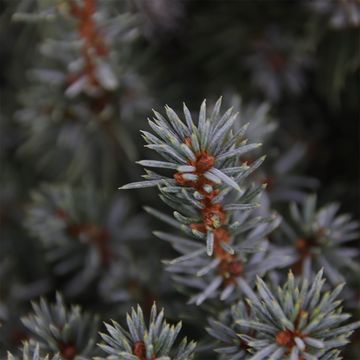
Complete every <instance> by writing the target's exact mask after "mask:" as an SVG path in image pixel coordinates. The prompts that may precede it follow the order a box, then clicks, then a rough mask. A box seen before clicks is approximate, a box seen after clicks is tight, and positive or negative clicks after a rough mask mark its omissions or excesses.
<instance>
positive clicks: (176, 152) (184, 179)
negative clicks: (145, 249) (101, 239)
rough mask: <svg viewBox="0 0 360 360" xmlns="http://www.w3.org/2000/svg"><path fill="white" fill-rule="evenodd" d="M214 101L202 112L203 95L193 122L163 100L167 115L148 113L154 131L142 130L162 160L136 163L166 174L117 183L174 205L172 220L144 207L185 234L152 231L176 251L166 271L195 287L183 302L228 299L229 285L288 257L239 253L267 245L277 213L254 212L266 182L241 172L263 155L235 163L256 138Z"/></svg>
mask: <svg viewBox="0 0 360 360" xmlns="http://www.w3.org/2000/svg"><path fill="white" fill-rule="evenodd" d="M220 107H221V98H220V99H219V100H218V101H217V103H216V104H215V106H214V108H213V110H212V112H210V113H207V108H206V102H205V101H204V102H203V103H202V105H201V108H200V113H199V120H198V122H197V124H195V123H194V121H193V119H192V116H191V114H190V111H189V110H188V109H187V107H186V106H185V105H184V117H185V121H182V120H181V119H180V118H179V117H178V115H177V114H176V113H175V112H174V111H173V110H172V109H171V108H169V107H165V110H166V114H167V119H165V117H163V116H162V115H161V114H159V113H157V112H154V113H155V118H154V119H153V121H152V120H149V124H150V127H151V128H152V130H153V131H154V133H155V134H156V135H154V134H151V133H148V132H145V131H144V132H143V137H144V139H145V141H146V142H147V143H148V147H150V148H151V149H153V150H155V151H157V152H158V153H159V154H160V155H162V156H163V158H164V159H165V160H166V161H158V160H142V161H140V162H139V164H140V165H142V166H144V167H147V168H160V169H165V171H167V172H168V173H171V174H172V177H170V176H166V175H163V172H159V173H155V172H153V171H147V172H146V175H144V177H145V178H146V179H147V180H145V181H144V182H137V183H131V184H128V185H125V186H123V187H122V189H136V188H141V187H148V186H158V187H159V190H160V198H161V199H162V200H163V201H164V202H165V203H166V204H167V205H168V206H170V207H171V208H172V209H173V210H174V213H173V215H174V218H175V219H174V218H172V217H170V216H168V215H166V214H162V213H160V212H159V211H157V210H154V209H150V208H145V210H146V211H148V212H149V213H150V214H152V215H154V216H155V217H158V218H159V219H160V220H162V221H164V222H166V223H168V224H170V225H171V226H173V227H175V228H177V229H180V230H183V231H184V232H185V233H186V234H187V238H181V237H177V236H174V235H172V234H165V233H157V235H158V236H159V237H160V238H162V239H164V240H167V241H169V242H170V243H171V244H172V246H173V247H174V248H175V249H176V250H178V251H179V252H180V254H181V256H180V257H179V258H177V259H175V260H172V261H169V262H166V263H167V264H168V270H169V271H170V272H172V273H173V274H174V275H175V276H174V279H175V280H176V281H177V282H178V283H180V284H182V285H186V286H188V287H192V288H195V289H196V292H197V293H196V294H195V295H194V296H193V297H192V298H191V299H190V302H195V303H197V304H198V305H199V304H201V303H202V302H203V301H205V300H206V299H209V298H210V299H211V298H220V299H222V300H226V299H230V298H231V297H233V296H235V294H236V293H237V291H234V290H239V289H240V290H241V287H243V286H245V285H242V284H243V282H245V283H246V284H247V282H249V284H247V285H246V286H250V287H251V286H252V285H253V280H254V278H255V276H254V275H255V274H256V273H259V274H264V273H265V272H266V271H268V270H270V269H273V268H276V267H282V266H286V265H288V264H289V262H288V258H287V257H284V256H283V254H282V255H280V254H278V255H276V252H274V251H273V250H274V248H273V247H271V248H270V247H269V248H268V250H269V251H268V253H267V254H265V253H264V254H263V255H264V256H263V257H261V256H260V257H258V256H255V257H252V258H251V259H252V260H250V258H249V257H247V256H245V255H244V254H246V253H251V252H256V251H257V250H258V248H257V247H256V242H259V243H261V242H263V244H266V241H264V239H265V238H266V236H267V235H268V234H269V233H270V232H271V231H273V230H274V229H275V228H276V227H277V226H278V225H279V222H280V218H279V217H277V216H276V215H275V214H272V215H271V216H270V217H269V218H268V219H263V218H261V217H257V216H254V215H253V210H254V209H256V208H257V207H258V206H259V203H260V195H261V193H262V192H263V190H264V188H265V186H264V185H262V184H260V185H253V184H251V183H249V182H248V176H249V175H250V174H251V173H252V172H253V171H255V170H256V169H257V168H258V167H259V166H260V165H261V164H262V162H263V161H264V159H265V158H264V157H260V158H259V159H257V160H255V161H254V162H252V164H250V165H247V164H245V163H243V162H242V156H243V155H244V154H247V153H248V152H250V151H252V150H254V149H256V148H258V147H259V144H256V143H251V144H248V143H247V140H246V139H245V137H244V134H245V132H246V129H247V127H248V124H245V125H243V126H242V127H241V128H240V129H237V130H236V125H235V119H236V114H233V112H232V109H231V108H230V109H228V110H227V111H225V113H224V114H221V112H220ZM204 243H206V246H204ZM264 251H265V250H264ZM255 259H256V260H255ZM194 275H196V278H194Z"/></svg>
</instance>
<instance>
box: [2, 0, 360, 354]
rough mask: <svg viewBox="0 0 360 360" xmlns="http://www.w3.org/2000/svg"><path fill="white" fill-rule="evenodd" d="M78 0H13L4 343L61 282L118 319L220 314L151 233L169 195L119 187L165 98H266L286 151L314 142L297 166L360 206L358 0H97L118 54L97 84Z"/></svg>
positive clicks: (5, 45)
mask: <svg viewBox="0 0 360 360" xmlns="http://www.w3.org/2000/svg"><path fill="white" fill-rule="evenodd" d="M90 2H91V1H88V0H83V1H74V3H75V4H76V5H77V6H80V5H82V3H90ZM71 3H72V2H71V1H66V0H2V1H1V2H0V13H1V15H0V16H1V17H0V43H1V46H0V166H1V171H0V179H1V188H0V201H1V203H0V224H1V253H0V260H1V265H0V282H1V292H0V296H1V299H0V317H1V319H2V320H3V326H2V328H1V329H0V332H1V336H2V338H1V341H2V349H6V348H14V347H16V346H17V345H18V344H19V341H20V339H24V338H26V335H25V332H24V331H25V330H24V328H23V327H22V325H21V324H20V320H19V319H20V316H22V315H23V314H25V313H26V312H27V311H29V300H32V299H34V298H37V297H38V296H40V295H49V296H50V297H51V296H52V297H53V296H54V292H55V290H60V291H62V292H63V293H64V296H65V300H66V301H69V300H71V301H76V302H78V303H80V304H81V305H83V306H84V307H86V308H87V309H90V310H95V311H97V312H100V313H101V314H102V317H103V318H108V317H109V315H110V314H112V316H114V314H124V311H125V310H126V309H127V308H128V306H129V305H130V304H134V303H136V302H139V303H141V304H143V305H144V306H145V307H146V308H147V309H149V308H150V305H151V303H152V300H153V299H157V300H158V301H159V302H160V303H161V304H164V305H166V307H167V309H168V311H167V312H168V314H169V317H170V318H172V317H173V318H179V317H183V318H185V319H187V318H189V317H192V319H191V321H190V320H189V319H188V320H189V321H188V322H185V327H186V328H188V329H190V331H192V332H193V333H194V334H202V333H203V329H202V326H201V324H203V323H204V322H205V318H206V311H204V310H200V309H198V308H195V307H192V310H191V311H193V313H192V314H196V315H197V316H189V314H190V311H189V308H188V307H187V306H186V305H184V304H185V302H186V298H185V297H182V295H179V294H178V293H177V292H176V291H175V289H174V288H173V286H172V283H171V281H170V280H169V279H168V275H167V274H164V272H163V271H162V267H161V264H160V259H162V258H164V257H168V256H169V255H170V254H172V253H173V252H172V250H171V249H170V247H168V246H164V245H163V244H162V243H160V241H158V240H155V239H154V237H152V236H151V231H152V230H154V229H158V228H161V227H163V225H160V224H159V223H158V222H157V221H156V220H154V219H152V218H148V217H147V215H144V214H143V212H142V206H143V205H144V204H147V205H154V206H155V207H159V206H160V205H159V201H158V199H157V197H156V196H155V195H154V192H152V191H148V190H144V191H139V192H132V193H130V194H128V195H127V197H121V196H118V194H117V187H119V186H121V185H123V184H125V183H128V182H130V181H133V180H134V179H137V178H139V174H140V170H139V167H138V166H136V165H134V160H138V159H140V158H141V157H142V155H144V154H145V153H146V152H147V150H144V148H143V141H142V139H141V137H140V133H139V130H140V129H144V128H145V127H146V125H145V124H146V117H147V116H150V114H151V110H152V109H153V108H154V109H157V110H159V109H161V108H162V106H163V105H165V104H168V105H170V106H171V107H173V108H174V109H175V110H176V109H180V108H181V106H182V102H183V101H184V102H186V104H187V105H188V107H189V108H190V109H194V108H198V107H199V104H200V102H201V101H202V99H203V98H207V99H208V101H210V102H214V101H215V100H216V99H217V98H218V97H219V96H221V95H223V96H224V100H225V101H226V102H227V103H228V104H230V103H233V104H234V99H237V104H241V109H243V108H246V106H245V107H244V106H243V104H255V105H256V106H260V104H265V103H266V104H267V105H266V106H268V109H269V110H268V111H269V116H270V117H271V118H273V119H276V121H277V123H278V130H277V131H276V132H275V133H274V134H275V135H273V136H272V140H271V141H272V144H275V148H276V149H277V151H279V152H280V153H281V152H282V151H283V149H286V148H287V149H289V148H290V147H291V146H292V145H293V144H297V143H299V144H302V146H303V147H302V149H303V150H302V153H303V156H300V157H301V161H300V162H299V164H297V172H298V173H301V174H302V175H304V176H306V177H311V178H315V179H318V180H319V184H320V185H319V187H318V198H319V201H320V202H321V203H325V202H330V201H338V202H340V203H341V209H342V210H343V211H346V212H350V213H353V214H354V216H355V218H359V217H360V205H359V204H360V189H359V175H360V167H359V154H360V153H359V150H360V149H359V143H360V142H359V134H360V133H359V130H360V128H359V126H360V125H359V120H360V119H359V114H360V102H359V96H360V91H359V90H360V89H359V86H360V46H359V45H360V41H359V40H360V32H359V29H360V4H359V2H358V1H357V0H332V1H330V0H329V1H328V0H313V1H307V0H301V1H279V0H258V1H226V0H214V1H210V0H209V1H205V0H204V1H199V0H197V1H193V0H186V1H181V0H132V1H129V2H127V1H125V0H120V1H116V0H104V1H101V0H99V1H97V2H95V1H94V4H96V8H95V10H94V12H93V14H92V15H94V14H95V16H94V19H95V22H96V23H97V26H98V27H99V28H100V29H101V30H100V33H101V36H103V38H102V40H100V42H101V41H103V42H104V44H106V47H107V50H106V51H105V52H104V54H105V55H104V54H102V53H101V52H100V50H99V53H97V54H96V56H97V58H96V61H97V63H96V64H97V65H96V66H99V68H101V70H99V72H97V73H96V74H97V76H99V78H98V79H97V80H96V81H94V83H93V84H92V87H91V86H90V87H89V88H86V85H84V83H81V82H79V78H71V76H73V75H74V74H75V75H76V74H82V71H85V72H86V71H88V69H87V68H86V67H84V68H82V67H81V66H84V64H82V63H81V61H83V60H81V59H82V57H83V56H84V54H83V53H82V50H81V47H82V46H83V45H82V44H83V43H81V42H79V37H80V38H81V36H83V38H84V34H83V33H81V29H80V27H79V23H80V24H81V21H82V20H81V19H84V18H82V17H81V15H79V14H78V15H76V13H75V12H74V10H72V7H71ZM81 34H82V35H81ZM82 40H84V39H82ZM92 46H94V48H95V45H94V44H92ZM79 59H80V60H79ZM84 69H85V70H84ZM91 71H92V70H91ZM99 79H100V80H99ZM114 79H115V80H116V81H115V82H114ZM94 84H95V85H94ZM72 85H74V86H73V87H71V86H72ZM70 87H71V88H70ZM97 91H98V92H97ZM240 98H241V102H239V99H240ZM235 103H236V101H235ZM250 114H251V113H250ZM256 116H260V115H259V114H258V115H254V116H253V117H254V118H256ZM74 119H75V120H74ZM98 120H99V121H98ZM250 120H251V119H250ZM44 183H45V184H44ZM49 183H51V185H49ZM59 183H61V184H59ZM80 188H82V189H84V188H85V189H90V190H89V191H88V192H86V191H84V192H82V191H83V190H82V191H80V190H79V191H76V190H74V189H80ZM95 192H96V193H97V194H98V195H99V196H98V197H94V196H92V195H93V194H94V193H95ZM59 194H60V195H59ZM69 194H70V195H69ZM71 194H72V195H71ZM89 194H92V195H89ZM77 197H81V199H77ZM70 198H71V199H72V200H71V201H73V203H74V204H76V205H78V206H76V207H74V206H73V205H71V204H70V203H69V201H70V200H69V199H70ZM49 199H51V200H49ZM99 199H101V200H99ZM288 200H291V199H288ZM100 203H101V205H100ZM282 207H283V205H279V208H280V209H281V208H282ZM72 209H73V212H72ZM129 216H130V218H129ZM129 219H130V220H129ZM139 226H140V227H141V229H139ZM58 232H62V235H61V236H58V235H56V234H58ZM44 233H45V234H55V235H53V237H51V236H46V235H45V236H44ZM64 234H65V235H64ZM99 237H100V238H101V239H102V240H99ZM130 237H131V239H130ZM74 238H76V241H78V243H77V244H76V246H75V245H74V242H73V241H75V240H74ZM133 238H134V239H133ZM59 239H60V240H59ZM104 239H106V242H107V244H108V245H106V246H109V248H107V249H106V250H104V249H103V248H102V250H101V251H103V252H104V251H109V252H110V253H111V254H112V255H111V256H115V258H121V259H123V260H122V264H125V269H126V270H124V269H123V268H121V266H120V265H118V264H116V262H114V264H110V265H109V264H107V263H106V261H102V260H101V259H100V260H99V258H97V256H96V254H95V255H92V254H93V253H94V251H91V249H90V250H89V248H88V247H89V246H92V247H93V248H95V249H99V246H98V245H97V244H99V243H100V242H101V241H105V240H104ZM99 241H100V242H99ZM59 244H60V245H61V246H60V247H62V248H63V249H66V250H63V251H60V252H59V248H60V247H59ZM64 244H65V245H66V244H67V245H66V246H64ZM84 244H85V246H84ZM74 246H75V247H74ZM101 246H103V245H101ZM73 247H74V248H76V250H73V249H74V248H73ZM68 251H69V252H70V253H69V252H68ZM101 251H100V252H101ZM149 251H151V253H152V254H153V256H149V255H148V254H149ZM95 253H96V251H95ZM69 254H70V255H71V256H70V257H69ZM69 259H70V260H69ZM65 260H68V261H67V262H66V261H65ZM103 260H104V259H103ZM59 262H60V264H63V266H59ZM130 265H131V267H133V268H132V269H130ZM88 268H91V272H90V273H89V272H88V271H87V270H86V269H88ZM99 269H101V270H99ZM150 270H151V271H150ZM79 272H80V273H79ZM144 272H145V274H144ZM79 274H80V275H79ZM81 274H82V275H83V277H81V276H82V275H81ZM84 276H85V277H86V279H85V280H84ZM80 283H81V284H82V285H83V287H81V286H80V287H79V286H78V285H77V284H80ZM354 283H356V279H355V280H354ZM94 284H95V285H96V286H93V285H94ZM85 285H86V286H85ZM356 288H357V289H359V284H355V285H354V289H356ZM119 301H120V302H121V304H122V305H121V306H119V304H118V302H119ZM180 314H181V315H180ZM195 337H197V336H195Z"/></svg>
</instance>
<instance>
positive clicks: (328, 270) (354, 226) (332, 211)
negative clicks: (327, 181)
mask: <svg viewBox="0 0 360 360" xmlns="http://www.w3.org/2000/svg"><path fill="white" fill-rule="evenodd" d="M339 207H340V206H339V204H337V203H331V204H327V205H325V206H323V207H321V208H319V209H318V208H317V197H316V195H309V196H308V197H307V198H306V199H305V202H304V203H303V205H302V206H301V207H300V206H299V205H297V204H295V203H292V204H291V206H290V216H291V222H290V223H289V224H286V223H283V227H282V230H283V232H284V234H285V235H286V241H287V242H288V241H289V240H290V241H291V242H292V244H293V245H292V248H291V253H289V256H291V257H292V258H293V262H294V263H295V264H294V266H293V270H294V272H295V273H296V274H303V275H304V276H305V277H307V278H310V277H311V276H313V274H314V273H316V272H317V271H318V270H319V269H320V268H324V272H325V274H326V276H327V278H328V279H329V281H330V282H331V283H332V284H334V285H336V284H339V283H341V282H343V281H344V280H345V274H346V271H350V272H358V271H360V268H359V264H358V263H357V260H356V259H357V257H358V256H359V250H358V249H357V248H356V247H355V246H352V243H354V242H355V241H359V238H360V233H359V223H358V222H357V221H354V220H353V219H352V218H351V216H350V215H349V214H339ZM284 244H285V243H284ZM285 246H286V245H285Z"/></svg>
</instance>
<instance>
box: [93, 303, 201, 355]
mask: <svg viewBox="0 0 360 360" xmlns="http://www.w3.org/2000/svg"><path fill="white" fill-rule="evenodd" d="M126 322H127V327H128V329H127V330H125V329H124V328H123V327H121V326H120V325H119V324H118V323H117V322H115V321H113V322H112V324H107V323H105V326H106V329H107V331H108V334H102V333H101V334H100V335H101V337H102V339H103V342H102V343H100V344H99V346H100V348H101V349H102V350H104V351H105V352H106V353H108V354H109V355H108V356H106V357H98V358H96V360H105V359H107V360H113V359H119V360H120V359H127V360H155V359H158V360H170V359H172V360H190V359H192V358H193V356H194V350H195V346H196V343H195V342H193V341H190V342H188V341H187V339H186V338H183V339H182V340H181V342H180V343H179V344H178V345H175V341H176V338H177V337H178V335H179V332H180V330H181V322H179V323H178V324H176V325H170V324H168V323H167V322H166V320H165V319H164V310H161V311H160V312H158V311H157V308H156V305H155V303H154V304H153V306H152V308H151V313H150V320H149V326H147V325H146V324H145V320H144V316H143V312H142V310H141V308H140V306H139V305H138V306H137V308H136V310H135V309H134V308H132V310H131V313H128V314H127V317H126Z"/></svg>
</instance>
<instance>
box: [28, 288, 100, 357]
mask: <svg viewBox="0 0 360 360" xmlns="http://www.w3.org/2000/svg"><path fill="white" fill-rule="evenodd" d="M32 307H33V313H31V314H29V315H28V316H26V317H24V318H23V319H22V321H23V323H24V325H25V326H26V327H27V329H28V330H29V332H30V338H31V339H32V340H33V341H35V342H38V343H39V345H40V349H41V350H42V351H44V352H45V353H49V354H57V353H59V354H60V355H61V357H62V358H64V359H65V360H82V359H90V358H91V357H92V356H93V355H95V354H96V351H95V344H96V338H97V331H98V319H97V317H96V316H93V315H90V314H89V313H84V312H82V310H81V308H80V307H79V306H71V307H70V308H68V307H66V306H65V304H64V300H63V298H62V296H61V295H60V294H58V293H57V294H56V303H54V304H49V303H48V302H47V301H46V300H45V299H40V301H39V302H38V303H35V302H33V303H32Z"/></svg>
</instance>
